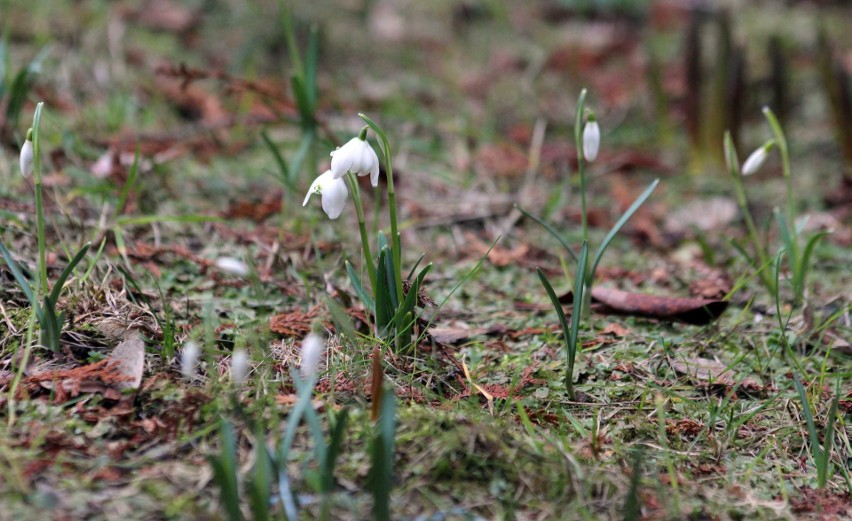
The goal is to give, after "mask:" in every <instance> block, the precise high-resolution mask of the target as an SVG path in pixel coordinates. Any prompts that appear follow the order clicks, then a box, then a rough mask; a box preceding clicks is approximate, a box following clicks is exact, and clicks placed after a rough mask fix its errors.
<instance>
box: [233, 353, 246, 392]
mask: <svg viewBox="0 0 852 521" xmlns="http://www.w3.org/2000/svg"><path fill="white" fill-rule="evenodd" d="M248 370H249V359H248V353H246V351H245V349H237V350H236V351H234V354H232V355H231V381H232V382H234V385H243V383H244V382H245V381H246V376H248Z"/></svg>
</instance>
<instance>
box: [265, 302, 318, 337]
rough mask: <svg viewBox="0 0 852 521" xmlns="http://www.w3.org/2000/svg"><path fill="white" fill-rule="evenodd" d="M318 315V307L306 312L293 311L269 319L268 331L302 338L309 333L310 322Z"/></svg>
mask: <svg viewBox="0 0 852 521" xmlns="http://www.w3.org/2000/svg"><path fill="white" fill-rule="evenodd" d="M317 314H319V306H315V307H313V308H311V309H310V310H308V311H301V310H299V309H294V310H290V311H285V312H283V313H278V314H277V315H273V316H271V317H269V330H270V331H272V332H273V333H278V334H279V335H284V336H288V337H294V338H297V339H302V338H304V337H305V336H306V335H307V334H308V333H310V332H311V322H313V321H314V319H315V318H316V316H317Z"/></svg>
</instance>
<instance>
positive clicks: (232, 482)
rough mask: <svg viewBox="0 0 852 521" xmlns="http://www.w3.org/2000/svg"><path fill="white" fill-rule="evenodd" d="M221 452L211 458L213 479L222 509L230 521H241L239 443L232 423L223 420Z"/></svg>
mask: <svg viewBox="0 0 852 521" xmlns="http://www.w3.org/2000/svg"><path fill="white" fill-rule="evenodd" d="M219 440H220V443H221V452H220V453H219V455H218V456H211V457H210V458H209V461H210V464H211V466H212V467H213V478H214V481H215V482H216V484H217V485H218V486H219V494H220V498H221V501H222V507H223V508H224V510H225V513H226V514H227V516H228V519H229V520H230V521H241V520H242V518H243V515H242V512H240V492H239V487H238V484H237V470H238V469H237V442H236V438H235V436H234V428H233V426H231V422H229V421H227V420H222V422H221V423H220V425H219Z"/></svg>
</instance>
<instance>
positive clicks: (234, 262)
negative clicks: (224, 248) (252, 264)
mask: <svg viewBox="0 0 852 521" xmlns="http://www.w3.org/2000/svg"><path fill="white" fill-rule="evenodd" d="M216 267H217V268H219V269H220V270H222V271H224V272H227V273H230V274H231V275H236V276H237V277H245V276H247V275H248V274H249V267H248V264H246V263H245V262H243V261H241V260H239V259H235V258H233V257H219V258H218V259H216Z"/></svg>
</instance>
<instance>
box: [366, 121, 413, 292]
mask: <svg viewBox="0 0 852 521" xmlns="http://www.w3.org/2000/svg"><path fill="white" fill-rule="evenodd" d="M358 115H359V116H360V117H361V119H363V120H364V122H365V123H367V125H369V127H370V128H372V129H373V132H375V133H376V136H378V137H379V142H380V143H381V145H382V154H383V155H384V156H385V176H386V177H387V180H388V214H389V216H390V225H391V244H392V245H393V247H392V250H393V251H392V253H393V270H394V278H395V279H396V293H397V295H398V296H399V301H400V302H402V298H403V292H402V241H401V239H400V237H399V225H398V224H397V217H396V191H394V188H393V164H392V161H391V149H390V144H389V143H388V138H387V137H386V136H385V133H384V131H382V129H381V128H380V127H379V126H378V125H376V123H375V122H374V121H373V120H372V119H370V118H369V117H367V116H366V115H365V114H358Z"/></svg>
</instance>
